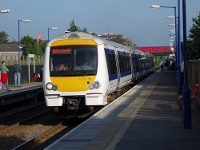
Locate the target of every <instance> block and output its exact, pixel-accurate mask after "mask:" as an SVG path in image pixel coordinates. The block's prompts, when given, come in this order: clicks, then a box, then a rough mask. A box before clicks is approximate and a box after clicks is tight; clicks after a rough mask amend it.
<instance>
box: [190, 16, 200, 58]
mask: <svg viewBox="0 0 200 150" xmlns="http://www.w3.org/2000/svg"><path fill="white" fill-rule="evenodd" d="M192 21H193V26H192V27H191V28H190V30H189V31H190V33H189V39H188V41H187V49H188V56H189V59H190V60H195V59H200V12H199V15H198V16H197V18H192Z"/></svg>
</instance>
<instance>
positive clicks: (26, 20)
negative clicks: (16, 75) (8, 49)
mask: <svg viewBox="0 0 200 150" xmlns="http://www.w3.org/2000/svg"><path fill="white" fill-rule="evenodd" d="M20 22H26V23H29V22H30V20H28V19H24V20H18V64H20V47H21V46H20Z"/></svg>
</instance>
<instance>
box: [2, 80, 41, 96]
mask: <svg viewBox="0 0 200 150" xmlns="http://www.w3.org/2000/svg"><path fill="white" fill-rule="evenodd" d="M33 86H42V82H30V83H24V84H21V86H19V87H15V86H14V85H9V91H8V92H6V91H4V92H2V89H1V88H0V94H2V93H4V94H5V93H8V94H9V93H10V92H11V91H16V90H22V89H27V88H30V87H33Z"/></svg>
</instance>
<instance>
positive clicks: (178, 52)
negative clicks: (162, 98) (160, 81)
mask: <svg viewBox="0 0 200 150" xmlns="http://www.w3.org/2000/svg"><path fill="white" fill-rule="evenodd" d="M161 7H163V8H173V9H174V17H167V18H174V19H175V31H176V67H177V68H176V71H177V75H176V77H177V81H178V94H182V75H181V46H180V0H178V16H177V15H176V6H174V7H172V6H159V5H151V8H161ZM177 18H178V23H177V21H176V19H177ZM177 31H178V32H177Z"/></svg>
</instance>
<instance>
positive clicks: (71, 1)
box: [0, 0, 200, 46]
mask: <svg viewBox="0 0 200 150" xmlns="http://www.w3.org/2000/svg"><path fill="white" fill-rule="evenodd" d="M180 1H181V8H180V12H181V15H180V22H181V23H180V27H181V37H182V0H180ZM153 4H157V5H160V6H169V7H174V6H175V7H176V9H177V10H178V0H0V10H3V9H9V10H10V13H6V14H0V32H1V31H5V32H6V33H7V34H8V35H9V37H8V38H9V41H18V20H23V19H29V20H30V23H25V22H20V25H19V27H20V38H22V37H23V36H27V35H29V36H31V37H32V38H35V39H37V35H38V32H40V34H41V39H42V40H47V39H48V28H51V27H57V28H58V29H57V30H49V38H50V39H52V38H54V37H56V36H58V35H60V34H63V33H64V31H66V30H67V29H69V27H70V23H71V22H72V20H74V21H75V24H76V25H77V26H78V27H80V28H81V29H83V28H86V29H87V31H88V32H95V33H97V34H104V33H109V34H111V33H113V34H122V35H123V37H124V38H129V39H131V40H132V41H133V42H134V43H135V44H137V46H169V45H170V36H169V34H170V32H169V30H172V29H174V27H173V26H168V25H169V24H173V23H174V19H166V16H171V15H174V9H173V8H160V9H155V8H154V9H153V8H150V6H151V5H153ZM199 13H200V0H186V20H187V24H186V27H187V35H188V34H189V29H190V27H192V25H193V22H192V18H197V16H198V15H199Z"/></svg>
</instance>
